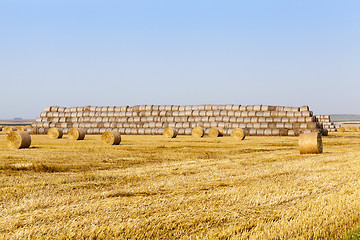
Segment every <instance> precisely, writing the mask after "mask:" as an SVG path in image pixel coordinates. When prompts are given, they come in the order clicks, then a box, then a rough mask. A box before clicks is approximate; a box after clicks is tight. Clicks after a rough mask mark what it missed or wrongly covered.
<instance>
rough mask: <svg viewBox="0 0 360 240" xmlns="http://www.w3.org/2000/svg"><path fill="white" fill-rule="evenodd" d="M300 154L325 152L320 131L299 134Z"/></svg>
mask: <svg viewBox="0 0 360 240" xmlns="http://www.w3.org/2000/svg"><path fill="white" fill-rule="evenodd" d="M299 151H300V154H309V153H310V154H318V153H322V152H323V145H322V139H321V134H320V132H318V131H317V132H310V133H303V134H300V136H299Z"/></svg>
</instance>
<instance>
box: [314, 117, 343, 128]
mask: <svg viewBox="0 0 360 240" xmlns="http://www.w3.org/2000/svg"><path fill="white" fill-rule="evenodd" d="M314 117H315V121H317V122H319V123H321V125H322V128H323V129H326V130H327V131H328V132H336V131H337V129H338V128H339V127H341V125H339V124H338V125H336V124H335V123H334V122H332V121H331V118H330V115H316V116H314Z"/></svg>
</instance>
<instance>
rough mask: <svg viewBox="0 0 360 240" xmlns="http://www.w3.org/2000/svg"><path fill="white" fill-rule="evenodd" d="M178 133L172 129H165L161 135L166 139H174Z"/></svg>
mask: <svg viewBox="0 0 360 240" xmlns="http://www.w3.org/2000/svg"><path fill="white" fill-rule="evenodd" d="M177 134H178V132H177V131H176V129H174V128H169V127H168V128H166V129H165V130H164V133H163V135H164V136H165V137H167V138H176V136H177Z"/></svg>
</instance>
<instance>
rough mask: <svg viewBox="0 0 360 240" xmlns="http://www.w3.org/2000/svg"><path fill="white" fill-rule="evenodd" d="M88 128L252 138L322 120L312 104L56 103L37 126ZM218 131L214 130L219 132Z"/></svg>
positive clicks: (310, 128)
mask: <svg viewBox="0 0 360 240" xmlns="http://www.w3.org/2000/svg"><path fill="white" fill-rule="evenodd" d="M54 127H55V128H58V129H62V130H63V132H64V134H66V133H68V132H69V130H70V129H71V128H81V129H84V131H85V133H86V134H102V133H104V132H105V131H116V132H119V133H120V134H140V135H143V134H144V135H160V134H163V133H164V130H165V129H166V128H172V129H174V130H176V131H177V133H178V134H179V135H191V131H192V129H193V128H195V127H199V128H202V129H203V130H204V132H205V133H206V134H208V133H209V132H210V129H212V128H215V129H223V132H222V134H223V135H224V136H229V135H230V133H231V131H232V130H233V129H237V128H241V129H243V131H244V133H245V134H246V135H249V136H298V135H299V134H301V133H306V132H314V131H318V130H319V129H321V128H322V124H321V123H320V122H317V121H316V119H315V118H314V117H313V114H312V112H311V111H309V107H307V106H303V107H283V106H267V105H248V106H241V105H236V104H227V105H187V106H179V105H136V106H118V107H115V106H114V107H109V106H105V107H96V106H85V107H71V108H65V107H57V106H51V107H48V108H46V109H45V111H44V112H42V113H41V114H40V117H39V118H37V119H36V120H35V122H34V123H33V124H32V128H33V129H34V132H35V133H37V134H46V133H47V132H48V130H49V129H50V128H54ZM213 131H214V130H213Z"/></svg>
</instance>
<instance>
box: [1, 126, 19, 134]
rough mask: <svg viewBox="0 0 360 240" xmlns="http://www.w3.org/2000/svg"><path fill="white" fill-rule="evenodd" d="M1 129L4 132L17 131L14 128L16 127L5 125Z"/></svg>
mask: <svg viewBox="0 0 360 240" xmlns="http://www.w3.org/2000/svg"><path fill="white" fill-rule="evenodd" d="M3 131H4V132H6V133H10V132H14V131H17V129H16V127H11V126H5V127H4V128H3Z"/></svg>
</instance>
